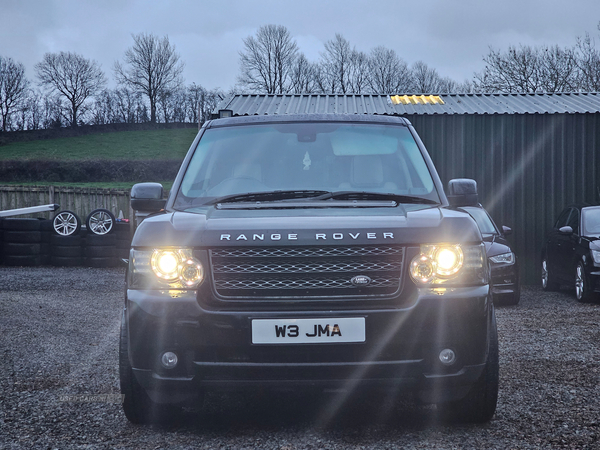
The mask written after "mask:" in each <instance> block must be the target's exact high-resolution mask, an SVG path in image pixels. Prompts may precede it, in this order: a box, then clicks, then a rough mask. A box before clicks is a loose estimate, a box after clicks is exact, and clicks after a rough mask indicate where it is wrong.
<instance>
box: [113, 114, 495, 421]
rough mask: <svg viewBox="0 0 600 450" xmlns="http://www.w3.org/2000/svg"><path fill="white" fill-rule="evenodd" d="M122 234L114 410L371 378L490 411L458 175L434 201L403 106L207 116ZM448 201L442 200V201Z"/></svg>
mask: <svg viewBox="0 0 600 450" xmlns="http://www.w3.org/2000/svg"><path fill="white" fill-rule="evenodd" d="M131 196H132V207H133V208H134V209H136V210H138V211H140V215H143V214H142V212H143V211H145V212H153V214H150V215H149V216H148V217H147V218H146V219H145V220H143V222H141V224H140V225H139V227H138V228H137V230H136V233H135V236H134V238H133V242H132V249H131V254H130V259H129V269H128V277H127V291H126V298H125V307H124V311H123V318H122V327H121V343H120V380H121V391H122V393H123V394H124V396H125V397H124V404H123V406H124V410H125V414H126V416H127V418H128V419H129V420H130V421H132V422H134V423H146V422H152V421H157V420H158V421H160V420H161V419H162V418H165V417H168V416H169V415H170V414H171V412H172V410H173V409H177V408H180V407H182V406H185V405H190V404H192V405H196V406H198V405H201V404H202V397H203V393H205V392H207V391H210V390H215V389H231V388H242V389H243V388H253V387H258V386H260V387H262V388H264V387H268V388H290V387H292V388H294V389H297V388H302V387H306V388H311V389H338V390H342V391H344V390H345V391H354V390H359V389H363V388H373V387H376V388H383V389H389V391H390V392H394V393H397V392H401V393H402V394H403V395H406V394H408V395H410V396H412V397H414V398H415V399H416V400H418V401H421V402H425V403H435V404H437V405H438V408H439V409H441V410H442V412H443V413H444V414H445V415H447V416H448V417H449V418H451V419H456V420H461V421H473V422H483V421H488V420H490V419H491V418H492V416H493V414H494V411H495V408H496V399H497V393H498V340H497V333H496V321H495V315H494V308H493V305H492V302H491V300H490V292H489V268H488V265H487V258H486V254H485V247H484V246H483V243H482V236H481V234H480V231H479V229H478V227H477V225H476V224H475V222H474V220H473V219H472V218H471V217H470V216H469V215H468V214H466V213H464V212H460V211H457V210H452V209H449V208H447V207H448V206H465V205H473V204H477V191H476V185H475V182H474V181H472V180H465V179H459V180H452V181H451V182H450V183H449V192H448V197H446V194H445V193H444V190H443V187H442V184H441V182H440V179H439V177H438V175H437V172H436V170H435V168H434V166H433V164H432V162H431V159H430V158H429V155H428V154H427V151H426V150H425V148H424V146H423V144H422V142H421V140H420V139H419V137H418V136H417V133H416V132H415V130H414V128H413V127H412V125H411V124H410V123H409V122H408V121H407V120H405V119H403V118H398V117H388V116H366V115H365V116H359V115H332V114H328V115H316V114H312V115H284V116H254V117H234V118H226V119H216V120H212V121H209V122H207V123H205V125H204V126H203V127H202V129H201V130H200V131H199V133H198V135H197V137H196V139H195V140H194V142H193V144H192V146H191V148H190V151H189V152H188V154H187V156H186V158H185V160H184V162H183V164H182V167H181V170H180V171H179V174H178V175H177V178H176V180H175V182H174V184H173V188H172V190H171V192H170V195H169V197H168V199H167V200H166V202H165V201H164V200H162V186H160V185H159V184H155V183H143V184H139V185H136V186H134V188H133V189H132V193H131ZM449 200H450V201H449Z"/></svg>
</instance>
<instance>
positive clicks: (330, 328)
mask: <svg viewBox="0 0 600 450" xmlns="http://www.w3.org/2000/svg"><path fill="white" fill-rule="evenodd" d="M365 329H366V327H365V318H364V317H333V318H332V317H327V318H310V319H253V320H252V343H253V344H333V343H360V342H365V340H366V331H365Z"/></svg>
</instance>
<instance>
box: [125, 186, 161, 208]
mask: <svg viewBox="0 0 600 450" xmlns="http://www.w3.org/2000/svg"><path fill="white" fill-rule="evenodd" d="M166 202H167V201H166V200H165V199H163V187H162V184H160V183H138V184H135V185H133V187H132V188H131V209H133V210H135V211H144V212H149V213H150V212H158V211H160V210H161V209H163V208H164V207H165V204H166Z"/></svg>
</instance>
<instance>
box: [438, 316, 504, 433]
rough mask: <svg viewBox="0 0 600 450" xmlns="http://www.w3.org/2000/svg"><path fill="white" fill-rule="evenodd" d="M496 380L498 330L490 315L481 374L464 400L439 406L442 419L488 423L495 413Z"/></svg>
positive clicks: (494, 320) (497, 375)
mask: <svg viewBox="0 0 600 450" xmlns="http://www.w3.org/2000/svg"><path fill="white" fill-rule="evenodd" d="M498 379H499V364H498V330H497V328H496V315H495V313H492V323H491V330H490V341H489V346H488V355H487V360H486V363H485V368H484V369H483V373H482V374H481V377H480V378H479V380H477V382H476V384H475V385H474V386H473V387H472V388H471V390H470V391H469V393H468V394H467V396H466V397H465V398H463V399H461V400H458V401H455V402H448V403H444V404H442V405H440V406H441V409H442V413H443V417H444V418H445V419H446V420H447V421H450V422H461V423H484V422H489V421H490V420H491V419H492V417H494V413H495V412H496V403H497V402H498Z"/></svg>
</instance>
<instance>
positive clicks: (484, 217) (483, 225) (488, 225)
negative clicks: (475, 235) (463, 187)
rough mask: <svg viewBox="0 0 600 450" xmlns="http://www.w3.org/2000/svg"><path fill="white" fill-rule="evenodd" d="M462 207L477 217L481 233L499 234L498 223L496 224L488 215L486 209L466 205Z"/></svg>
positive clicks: (473, 216) (476, 220)
mask: <svg viewBox="0 0 600 450" xmlns="http://www.w3.org/2000/svg"><path fill="white" fill-rule="evenodd" d="M461 209H462V210H464V211H466V212H467V213H468V214H469V215H470V216H471V217H472V218H473V219H475V222H477V226H478V227H479V231H481V234H499V233H498V229H497V228H496V225H494V222H492V219H490V216H488V214H487V212H485V210H483V209H482V208H475V207H465V208H461Z"/></svg>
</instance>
